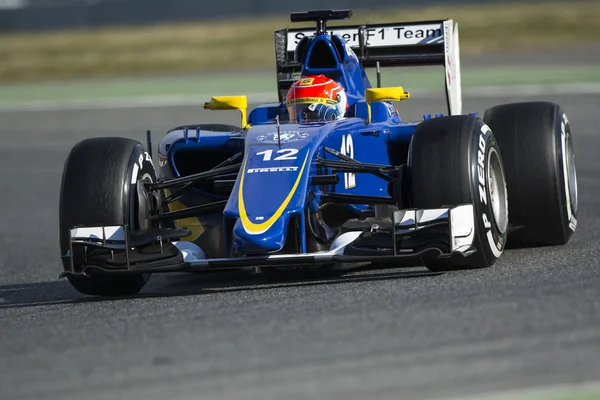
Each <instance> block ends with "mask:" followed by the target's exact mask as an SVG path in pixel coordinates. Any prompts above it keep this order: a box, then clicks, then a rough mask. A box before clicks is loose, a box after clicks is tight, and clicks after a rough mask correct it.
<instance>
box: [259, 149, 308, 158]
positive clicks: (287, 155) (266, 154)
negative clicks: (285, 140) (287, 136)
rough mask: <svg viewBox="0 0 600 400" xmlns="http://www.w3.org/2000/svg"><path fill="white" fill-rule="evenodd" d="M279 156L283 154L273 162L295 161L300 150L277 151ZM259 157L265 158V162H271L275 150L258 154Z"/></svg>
mask: <svg viewBox="0 0 600 400" xmlns="http://www.w3.org/2000/svg"><path fill="white" fill-rule="evenodd" d="M276 153H277V154H281V155H280V156H277V157H275V158H274V159H273V161H284V160H295V159H296V158H298V157H296V156H295V155H296V154H298V149H281V150H277V151H276ZM256 155H257V156H263V161H271V157H272V156H273V150H265V151H261V152H260V153H256Z"/></svg>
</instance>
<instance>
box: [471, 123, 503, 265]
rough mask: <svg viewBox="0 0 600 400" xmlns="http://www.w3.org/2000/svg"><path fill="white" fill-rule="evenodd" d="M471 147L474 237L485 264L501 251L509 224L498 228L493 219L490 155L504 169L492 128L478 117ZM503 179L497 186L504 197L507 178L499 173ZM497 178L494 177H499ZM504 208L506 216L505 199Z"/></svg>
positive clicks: (490, 261) (490, 262)
mask: <svg viewBox="0 0 600 400" xmlns="http://www.w3.org/2000/svg"><path fill="white" fill-rule="evenodd" d="M472 132H473V136H472V138H471V149H470V160H471V162H470V175H471V179H470V183H471V187H472V199H473V205H474V212H475V230H476V237H477V242H478V243H477V245H476V246H477V250H478V252H481V254H482V256H483V258H484V260H480V261H483V262H484V263H485V264H486V265H492V264H493V263H494V262H495V261H496V260H497V259H498V258H499V257H500V256H501V255H502V253H503V252H504V248H505V246H506V239H507V231H508V229H507V228H508V224H507V223H506V224H505V226H504V227H503V229H500V227H499V225H498V222H497V221H496V220H495V218H494V213H493V210H492V204H491V193H490V185H489V179H488V177H489V168H490V158H491V157H494V156H495V155H497V157H498V162H499V165H500V169H501V170H502V171H504V167H503V164H502V157H501V154H500V148H499V147H498V143H497V141H496V138H495V136H494V133H493V132H492V130H491V129H490V128H489V127H488V126H487V125H486V124H485V123H484V122H483V121H482V120H480V119H478V120H477V122H476V123H475V124H474V126H473V131H472ZM502 177H503V179H500V182H498V185H502V186H503V188H504V189H503V190H504V194H505V195H506V197H508V196H507V188H506V178H505V174H504V172H502ZM498 178H499V177H497V179H498ZM504 204H505V207H501V209H500V213H506V214H504V215H505V218H507V219H508V201H505V203H504Z"/></svg>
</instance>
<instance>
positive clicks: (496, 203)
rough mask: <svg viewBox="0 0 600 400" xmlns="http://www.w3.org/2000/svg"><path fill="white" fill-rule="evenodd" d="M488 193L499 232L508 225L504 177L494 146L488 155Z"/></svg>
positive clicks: (504, 229)
mask: <svg viewBox="0 0 600 400" xmlns="http://www.w3.org/2000/svg"><path fill="white" fill-rule="evenodd" d="M487 170H488V180H487V181H488V194H489V198H490V207H491V209H492V215H493V218H494V223H495V224H496V228H498V231H500V233H504V232H506V229H507V227H508V199H507V196H506V193H507V190H506V178H505V176H504V169H503V168H502V163H501V162H500V156H499V155H498V152H497V151H496V149H495V148H494V147H492V148H491V149H490V154H489V157H488V165H487Z"/></svg>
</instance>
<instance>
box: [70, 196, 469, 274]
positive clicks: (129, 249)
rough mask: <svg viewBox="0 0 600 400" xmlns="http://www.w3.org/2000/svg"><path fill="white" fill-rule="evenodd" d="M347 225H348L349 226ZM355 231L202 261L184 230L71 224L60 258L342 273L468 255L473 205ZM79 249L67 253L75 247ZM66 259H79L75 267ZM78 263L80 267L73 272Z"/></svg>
mask: <svg viewBox="0 0 600 400" xmlns="http://www.w3.org/2000/svg"><path fill="white" fill-rule="evenodd" d="M351 226H352V224H351ZM352 227H353V228H354V229H355V230H350V231H347V232H345V233H343V234H341V235H340V236H339V237H338V238H337V239H336V240H335V241H334V242H333V243H332V245H331V247H330V250H329V251H322V252H316V253H310V254H268V255H263V256H249V257H230V258H206V257H205V255H204V252H203V251H202V249H200V248H199V247H198V246H196V245H195V244H194V243H191V242H186V241H181V240H178V239H179V238H180V237H185V236H186V235H187V234H188V233H189V232H187V231H185V230H181V229H178V230H169V229H161V230H154V231H148V232H142V233H137V232H136V233H132V232H129V230H128V227H127V226H126V225H125V226H95V227H76V228H73V229H71V230H70V246H69V251H68V253H67V254H65V255H63V258H64V259H66V260H67V263H66V265H68V266H70V267H69V268H67V269H66V270H65V271H64V272H63V273H62V274H61V275H60V277H61V278H62V277H65V276H68V275H78V276H90V275H93V274H97V273H100V274H131V273H158V272H204V271H220V270H230V269H243V268H254V267H259V268H269V267H278V268H286V267H289V268H297V267H328V268H334V269H335V268H339V269H344V268H347V267H348V266H355V265H357V263H358V264H360V265H365V264H369V263H374V262H376V263H383V262H385V263H398V264H400V265H399V266H401V264H402V263H404V262H412V261H416V260H419V259H421V260H423V259H436V258H448V257H453V256H457V255H462V256H465V257H466V256H468V255H470V254H472V253H473V252H475V251H476V250H475V248H474V247H473V241H474V238H475V220H474V213H473V205H471V204H466V205H459V206H456V207H449V208H439V209H427V210H423V209H409V210H399V211H395V212H394V213H393V216H392V218H388V219H387V220H386V219H378V220H373V221H370V220H365V221H360V222H359V221H357V223H356V224H353V226H352ZM82 248H83V249H84V251H83V252H81V251H78V252H77V253H75V252H74V250H75V249H82ZM72 254H79V255H80V256H81V255H82V257H83V260H82V262H78V263H76V262H75V260H74V257H72V256H71V255H72ZM76 264H83V267H76Z"/></svg>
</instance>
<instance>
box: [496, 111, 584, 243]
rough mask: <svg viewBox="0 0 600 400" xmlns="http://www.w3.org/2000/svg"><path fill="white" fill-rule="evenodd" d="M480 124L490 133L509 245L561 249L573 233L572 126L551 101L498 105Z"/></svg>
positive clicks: (575, 206) (575, 196)
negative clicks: (501, 173)
mask: <svg viewBox="0 0 600 400" xmlns="http://www.w3.org/2000/svg"><path fill="white" fill-rule="evenodd" d="M484 121H485V122H486V123H487V124H488V125H489V126H490V128H491V129H492V130H493V131H494V134H495V135H496V138H497V140H498V144H499V145H500V150H501V151H502V157H503V159H504V163H505V164H504V165H505V166H506V180H507V183H508V193H509V196H510V206H509V214H510V222H511V228H512V227H513V226H514V228H515V229H514V230H511V232H510V234H509V235H508V238H509V244H510V245H511V246H512V245H515V247H516V246H519V247H526V246H544V245H563V244H566V243H567V242H568V241H569V239H570V238H571V236H572V235H573V233H574V232H575V229H576V228H577V210H578V202H579V200H578V194H577V172H576V168H575V151H574V147H573V139H572V137H571V126H570V124H569V120H568V118H567V115H566V114H565V113H564V111H563V110H562V109H561V108H560V106H558V105H557V104H554V103H550V102H527V103H514V104H506V105H500V106H496V107H493V108H490V109H488V110H487V111H486V112H485V115H484Z"/></svg>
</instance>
